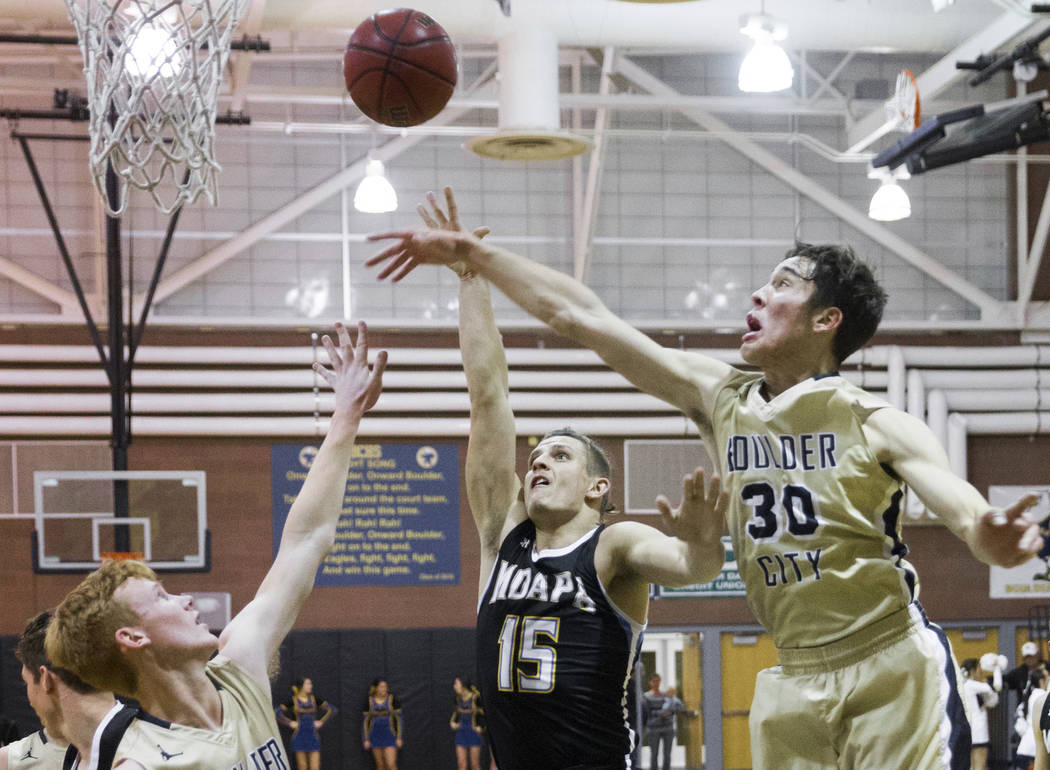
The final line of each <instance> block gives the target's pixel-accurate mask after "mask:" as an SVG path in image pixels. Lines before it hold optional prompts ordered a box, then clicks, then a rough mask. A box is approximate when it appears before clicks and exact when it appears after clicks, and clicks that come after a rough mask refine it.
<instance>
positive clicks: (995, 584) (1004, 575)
mask: <svg viewBox="0 0 1050 770" xmlns="http://www.w3.org/2000/svg"><path fill="white" fill-rule="evenodd" d="M1029 493H1032V494H1036V495H1038V496H1039V502H1038V503H1036V505H1035V507H1034V508H1030V509H1029V510H1028V512H1027V513H1026V514H1025V515H1026V516H1027V517H1028V518H1029V519H1031V520H1032V521H1037V522H1039V531H1040V533H1041V534H1042V535H1043V547H1042V548H1041V549H1040V551H1039V553H1038V554H1036V556H1035V558H1034V559H1029V560H1028V561H1026V562H1025V563H1024V564H1022V565H1021V566H1020V567H1011V568H1010V569H1007V568H1005V567H989V570H990V572H989V576H988V585H989V595H990V596H991V598H993V599H1028V598H1040V599H1047V598H1050V486H1032V487H1012V486H1011V487H1007V486H1002V487H995V486H990V487H988V502H989V503H991V504H992V505H994V506H996V507H998V508H1005V507H1007V506H1009V505H1012V504H1013V503H1015V502H1017V501H1018V500H1019V499H1020V498H1021V497H1023V496H1024V495H1027V494H1029Z"/></svg>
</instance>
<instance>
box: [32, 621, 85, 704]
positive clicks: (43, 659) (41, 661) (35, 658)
mask: <svg viewBox="0 0 1050 770" xmlns="http://www.w3.org/2000/svg"><path fill="white" fill-rule="evenodd" d="M50 624H51V611H50V610H44V611H43V612H41V613H40V614H39V615H36V616H34V617H32V618H30V619H29V620H28V621H27V622H26V627H25V628H24V629H23V630H22V635H21V636H19V637H18V644H17V645H16V646H15V657H16V658H18V660H19V661H20V662H21V663H22V665H23V666H25V667H26V668H27V669H29V671H30V673H31V674H32V675H33V681H34V682H39V681H40V667H41V666H44V667H45V668H47V669H50V670H51V672H52V673H54V675H55V676H57V677H58V678H59V679H60V680H62V682H63V683H64V684H65V685H66V686H67V687H69V689H71V690H73V691H74V692H78V693H82V694H86V693H93V692H98V691H97V690H96V689H95V688H94V687H92V686H91V685H89V684H88V683H87V682H85V681H84V680H83V679H81V678H80V677H78V676H77V675H76V674H74V673H73V672H72V671H69V670H68V669H65V668H59V667H58V666H56V665H54V664H53V663H52V662H51V661H50V660H49V659H48V657H47V652H46V651H45V650H44V638H45V637H46V636H47V627H48V626H49V625H50Z"/></svg>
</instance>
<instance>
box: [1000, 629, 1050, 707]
mask: <svg viewBox="0 0 1050 770" xmlns="http://www.w3.org/2000/svg"><path fill="white" fill-rule="evenodd" d="M1041 663H1042V659H1041V656H1040V655H1039V646H1038V645H1037V644H1036V643H1035V642H1025V643H1024V644H1022V645H1021V665H1019V666H1017V667H1016V668H1012V669H1010V670H1009V671H1007V672H1006V673H1005V674H1003V683H1004V684H1005V685H1006V686H1007V687H1009V688H1010V689H1011V690H1013V691H1014V693H1015V694H1016V695H1017V698H1018V701H1019V702H1020V698H1021V696H1022V694H1023V693H1024V691H1025V689H1026V688H1027V687H1028V677H1029V674H1031V673H1032V672H1033V671H1034V670H1035V669H1036V668H1038V667H1039V665H1040V664H1041Z"/></svg>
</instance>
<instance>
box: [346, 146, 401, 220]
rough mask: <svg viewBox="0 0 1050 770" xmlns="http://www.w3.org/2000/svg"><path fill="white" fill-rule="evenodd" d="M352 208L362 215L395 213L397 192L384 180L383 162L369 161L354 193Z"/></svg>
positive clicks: (388, 181)
mask: <svg viewBox="0 0 1050 770" xmlns="http://www.w3.org/2000/svg"><path fill="white" fill-rule="evenodd" d="M354 208H355V209H357V210H358V211H360V212H362V213H364V214H385V213H387V212H388V211H397V192H395V191H394V186H393V185H392V184H390V180H389V179H387V178H386V173H385V171H384V169H383V161H381V160H376V159H374V158H372V159H369V161H368V165H367V166H365V178H364V179H362V180H361V184H359V185H358V186H357V192H355V193H354Z"/></svg>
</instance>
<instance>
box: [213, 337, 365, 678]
mask: <svg viewBox="0 0 1050 770" xmlns="http://www.w3.org/2000/svg"><path fill="white" fill-rule="evenodd" d="M336 330H337V332H338V337H339V346H338V347H336V345H335V344H334V343H333V342H332V340H331V339H329V338H328V336H327V335H326V336H325V337H323V338H322V342H323V343H324V346H325V349H326V350H327V351H328V358H329V361H330V363H331V366H332V368H331V369H328V368H326V367H324V366H323V365H321V364H314V368H315V370H316V371H317V372H318V374H320V375H321V376H322V377H324V379H325V381H327V382H328V384H329V385H331V386H332V389H333V390H334V391H335V411H334V412H333V413H332V420H331V424H330V425H329V428H328V434H327V435H326V436H325V439H324V441H323V442H322V444H321V448H320V450H319V451H318V452H317V455H316V457H315V458H314V462H313V465H312V466H311V467H310V472H309V473H308V474H307V476H306V480H305V481H304V482H303V486H302V489H300V490H299V494H298V495H297V496H296V498H295V502H294V503H293V504H292V508H291V510H290V511H289V513H288V520H287V521H286V522H285V525H284V532H283V534H282V535H281V545H280V547H279V548H278V551H277V557H276V558H275V559H274V562H273V566H271V567H270V570H269V572H267V573H266V577H265V578H264V579H263V581H262V584H261V585H260V586H259V590H258V591H257V592H256V594H255V598H254V599H252V601H251V602H249V603H248V605H247V606H246V607H245V608H244V609H243V610H241V612H240V613H238V614H237V616H236V617H235V618H234V619H233V620H232V621H231V622H230V624H229V625H228V626H226V628H225V630H224V631H223V632H222V635H221V636H220V637H219V649H220V650H221V651H222V653H223V654H224V655H226V656H227V657H229V658H231V659H232V660H234V661H236V662H237V663H238V664H239V665H241V666H242V667H243V668H245V669H247V671H248V672H249V673H251V674H252V676H253V677H254V678H255V680H256V681H257V682H259V683H260V684H261V685H263V686H264V687H266V688H269V680H268V679H267V675H266V669H267V664H268V662H269V661H270V658H271V657H272V656H273V653H274V652H275V651H276V650H277V647H278V646H279V645H280V643H281V641H282V640H283V639H284V637H285V636H286V635H287V633H288V631H289V630H290V629H291V627H292V625H293V624H294V623H295V619H296V617H297V616H298V614H299V610H300V608H301V607H302V605H303V602H305V601H306V597H307V596H309V595H310V591H311V590H312V589H313V584H314V575H315V573H316V572H317V568H318V567H319V566H320V564H321V561H322V560H323V559H324V557H325V555H326V554H327V553H328V552H329V550H331V548H332V545H333V544H334V543H335V530H336V524H337V523H338V521H339V515H340V513H341V512H342V510H343V495H344V494H345V491H346V473H347V470H348V469H349V467H350V457H351V450H352V448H353V445H354V439H355V438H356V436H357V429H358V425H359V424H360V422H361V417H362V416H364V413H365V412H367V411H368V410H369V409H371V408H372V406H373V405H374V404H375V402H376V399H378V398H379V392H380V390H381V389H382V383H383V370H384V369H385V368H386V353H385V352H380V353H379V355H377V356H376V362H375V368H374V370H373V371H369V368H368V329H367V327H366V326H365V324H364V323H360V324H358V331H357V345H356V347H355V346H354V345H353V344H352V343H351V341H350V333H349V332H348V331H347V329H346V327H344V326H343V325H342V324H336Z"/></svg>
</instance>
